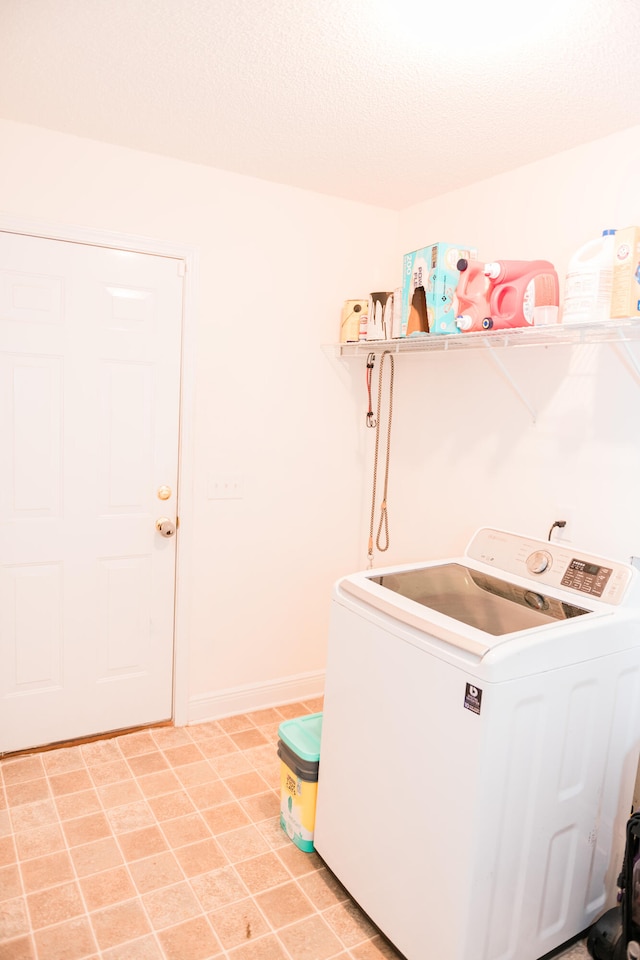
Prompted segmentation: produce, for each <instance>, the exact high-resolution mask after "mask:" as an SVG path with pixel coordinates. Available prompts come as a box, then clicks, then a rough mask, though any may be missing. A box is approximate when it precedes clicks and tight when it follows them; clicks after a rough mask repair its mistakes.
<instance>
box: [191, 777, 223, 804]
mask: <svg viewBox="0 0 640 960" xmlns="http://www.w3.org/2000/svg"><path fill="white" fill-rule="evenodd" d="M186 789H187V793H188V794H189V796H190V797H191V801H192V803H193V805H194V806H195V807H197V809H198V810H209V809H210V808H211V807H217V806H219V805H220V804H221V803H228V802H229V801H230V800H233V794H232V793H231V791H230V790H229V788H228V787H227V786H226V784H225V783H224V781H223V780H211V781H210V782H209V783H200V784H197V785H196V786H193V787H187V788H186Z"/></svg>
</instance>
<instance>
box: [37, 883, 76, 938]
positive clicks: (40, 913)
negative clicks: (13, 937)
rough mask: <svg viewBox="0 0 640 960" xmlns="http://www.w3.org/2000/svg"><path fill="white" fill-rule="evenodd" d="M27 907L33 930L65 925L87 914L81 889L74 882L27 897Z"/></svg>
mask: <svg viewBox="0 0 640 960" xmlns="http://www.w3.org/2000/svg"><path fill="white" fill-rule="evenodd" d="M27 906H28V908H29V917H30V919H31V927H32V929H33V930H40V929H41V928H42V927H50V926H52V925H53V924H54V923H63V922H64V921H65V920H71V919H73V917H79V916H81V915H82V914H84V912H85V911H84V903H83V901H82V896H81V895H80V887H79V885H78V884H77V883H75V882H73V881H72V882H70V883H62V884H60V885H59V886H57V887H49V888H48V889H46V890H39V891H38V892H37V893H30V894H29V895H28V896H27Z"/></svg>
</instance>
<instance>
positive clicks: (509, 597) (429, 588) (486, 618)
mask: <svg viewBox="0 0 640 960" xmlns="http://www.w3.org/2000/svg"><path fill="white" fill-rule="evenodd" d="M369 579H370V580H371V581H372V582H373V583H377V584H379V586H381V587H384V588H385V589H386V590H390V591H391V592H392V593H396V594H399V595H400V596H402V597H406V598H407V599H408V600H413V601H414V602H415V603H419V604H421V605H422V606H424V607H428V608H429V609H430V610H435V611H437V612H438V613H442V614H444V615H445V616H447V617H451V618H452V619H453V620H457V621H458V622H460V623H466V624H467V625H468V626H470V627H474V628H475V629H477V630H482V631H483V632H484V633H488V634H491V635H492V636H494V637H501V636H503V635H504V634H506V633H517V632H519V631H520V630H529V629H531V628H532V627H539V626H541V625H543V624H547V623H551V622H553V621H554V620H570V619H573V618H574V617H580V616H584V614H586V613H592V612H593V611H592V610H589V609H587V608H586V607H579V606H576V605H574V604H572V603H568V602H567V601H564V600H559V599H557V598H556V597H551V596H548V595H547V594H544V593H540V592H538V591H537V590H536V589H534V587H535V586H536V585H532V587H531V588H529V587H523V586H519V585H518V584H516V583H510V582H508V581H507V580H502V579H500V578H499V577H494V576H492V575H490V574H488V573H483V572H481V571H478V570H473V569H472V568H471V567H468V566H465V565H463V564H462V563H445V564H442V565H440V566H430V567H422V568H420V569H413V570H402V571H397V572H393V573H386V574H374V575H372V576H369Z"/></svg>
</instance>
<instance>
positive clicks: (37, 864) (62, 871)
mask: <svg viewBox="0 0 640 960" xmlns="http://www.w3.org/2000/svg"><path fill="white" fill-rule="evenodd" d="M20 870H21V873H22V882H23V883H24V889H25V892H26V893H34V892H35V891H36V890H44V889H45V887H53V886H56V885H57V884H59V883H65V882H67V881H69V880H73V879H74V876H75V874H74V870H73V864H72V862H71V857H70V856H69V854H68V853H67V851H66V850H61V851H60V852H59V853H52V854H49V855H48V856H46V857H35V858H34V859H33V860H25V861H24V863H22V864H21V867H20Z"/></svg>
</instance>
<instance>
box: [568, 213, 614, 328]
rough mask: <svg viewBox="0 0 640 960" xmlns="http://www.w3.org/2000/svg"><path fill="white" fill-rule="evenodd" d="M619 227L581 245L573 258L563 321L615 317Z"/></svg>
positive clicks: (597, 320) (604, 231)
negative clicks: (613, 290) (613, 297)
mask: <svg viewBox="0 0 640 960" xmlns="http://www.w3.org/2000/svg"><path fill="white" fill-rule="evenodd" d="M614 236H615V230H603V231H602V236H601V237H598V238H597V240H590V241H589V242H588V243H585V244H584V246H582V247H580V249H579V250H577V251H576V253H575V254H574V255H573V257H572V258H571V260H570V262H569V270H568V273H567V279H566V282H565V291H564V308H563V312H562V322H563V323H602V322H603V321H605V320H609V319H610V318H611V287H612V284H613V248H614V243H615V239H614Z"/></svg>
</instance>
